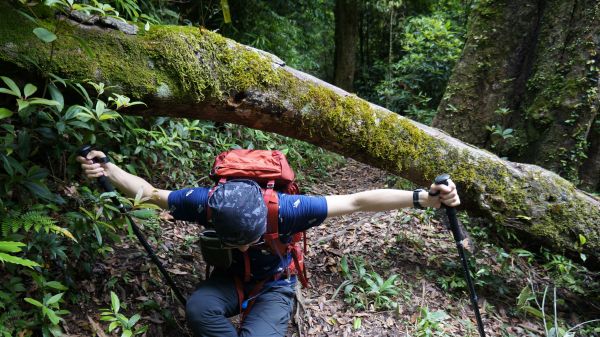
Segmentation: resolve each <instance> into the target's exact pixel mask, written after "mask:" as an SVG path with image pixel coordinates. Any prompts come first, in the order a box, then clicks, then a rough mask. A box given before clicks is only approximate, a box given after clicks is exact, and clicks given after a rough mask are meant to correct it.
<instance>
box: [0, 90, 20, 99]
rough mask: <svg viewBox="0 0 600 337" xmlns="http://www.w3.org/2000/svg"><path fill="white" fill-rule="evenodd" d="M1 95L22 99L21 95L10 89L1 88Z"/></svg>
mask: <svg viewBox="0 0 600 337" xmlns="http://www.w3.org/2000/svg"><path fill="white" fill-rule="evenodd" d="M0 93H2V94H8V95H13V96H17V97H21V95H19V94H17V93H16V92H14V91H12V90H10V89H6V88H0Z"/></svg>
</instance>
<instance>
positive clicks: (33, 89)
mask: <svg viewBox="0 0 600 337" xmlns="http://www.w3.org/2000/svg"><path fill="white" fill-rule="evenodd" d="M36 91H37V87H36V86H35V85H33V84H31V83H27V84H26V85H25V88H24V89H23V94H24V95H25V98H27V97H29V96H31V95H33V94H34V93H35V92H36Z"/></svg>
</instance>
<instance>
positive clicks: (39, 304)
mask: <svg viewBox="0 0 600 337" xmlns="http://www.w3.org/2000/svg"><path fill="white" fill-rule="evenodd" d="M25 302H27V303H29V304H33V305H35V306H36V307H38V308H41V307H43V306H44V305H43V304H42V303H41V302H40V301H38V300H34V299H33V298H30V297H25Z"/></svg>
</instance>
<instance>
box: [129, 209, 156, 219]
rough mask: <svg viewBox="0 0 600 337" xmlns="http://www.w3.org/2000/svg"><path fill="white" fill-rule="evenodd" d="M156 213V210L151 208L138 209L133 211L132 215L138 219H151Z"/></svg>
mask: <svg viewBox="0 0 600 337" xmlns="http://www.w3.org/2000/svg"><path fill="white" fill-rule="evenodd" d="M154 214H155V212H154V211H153V210H150V209H137V210H135V211H132V212H131V215H133V216H134V217H136V218H138V219H150V218H151V217H152V216H154Z"/></svg>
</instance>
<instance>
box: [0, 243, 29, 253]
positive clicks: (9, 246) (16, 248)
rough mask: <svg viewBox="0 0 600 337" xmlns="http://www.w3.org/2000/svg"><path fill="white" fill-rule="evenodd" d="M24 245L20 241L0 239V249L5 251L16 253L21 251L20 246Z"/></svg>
mask: <svg viewBox="0 0 600 337" xmlns="http://www.w3.org/2000/svg"><path fill="white" fill-rule="evenodd" d="M24 246H26V245H25V244H24V243H22V242H15V241H0V251H2V252H7V253H18V252H20V251H21V248H20V247H24Z"/></svg>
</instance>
